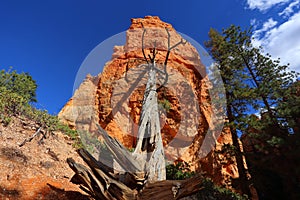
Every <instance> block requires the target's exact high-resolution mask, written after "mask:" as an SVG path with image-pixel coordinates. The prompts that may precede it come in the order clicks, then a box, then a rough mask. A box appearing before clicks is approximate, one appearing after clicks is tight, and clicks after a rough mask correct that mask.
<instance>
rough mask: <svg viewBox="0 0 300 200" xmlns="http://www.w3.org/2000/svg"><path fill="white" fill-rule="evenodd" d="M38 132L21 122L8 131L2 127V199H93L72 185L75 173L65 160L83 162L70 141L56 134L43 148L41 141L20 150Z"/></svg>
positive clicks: (11, 125) (36, 128) (64, 136)
mask: <svg viewBox="0 0 300 200" xmlns="http://www.w3.org/2000/svg"><path fill="white" fill-rule="evenodd" d="M38 128H39V127H37V125H36V124H34V123H33V122H30V121H28V120H22V119H18V118H14V119H13V121H12V122H11V123H10V124H9V125H8V126H6V127H4V126H3V125H2V124H1V123H0V199H1V200H13V199H18V200H35V199H43V200H50V199H61V200H69V199H72V200H83V199H84V200H86V199H87V200H88V199H90V197H89V196H88V195H87V194H84V193H83V192H82V191H81V190H80V189H79V187H78V186H76V185H74V184H72V183H71V182H70V179H71V177H72V175H73V174H74V173H73V171H72V170H71V169H70V168H69V166H68V164H67V162H66V159H67V158H68V157H72V158H73V159H74V160H76V162H81V163H83V161H82V160H81V158H80V157H79V156H78V155H77V153H76V151H75V149H74V148H73V147H72V143H73V142H72V140H71V139H70V138H69V137H67V136H66V135H64V134H62V133H60V132H56V133H54V134H53V135H52V136H50V137H48V138H47V139H45V140H43V142H42V143H41V144H39V140H40V137H38V138H34V139H33V140H32V141H31V142H27V143H26V144H25V145H23V146H21V147H20V144H21V143H22V142H23V141H24V140H25V139H26V138H29V137H31V136H32V135H33V134H34V133H35V132H36V131H37V130H38Z"/></svg>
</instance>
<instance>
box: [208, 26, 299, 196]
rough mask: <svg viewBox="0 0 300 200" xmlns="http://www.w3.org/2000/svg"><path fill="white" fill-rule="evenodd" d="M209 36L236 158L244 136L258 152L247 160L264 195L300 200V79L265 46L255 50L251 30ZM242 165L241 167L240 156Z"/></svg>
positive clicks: (232, 28) (213, 32)
mask: <svg viewBox="0 0 300 200" xmlns="http://www.w3.org/2000/svg"><path fill="white" fill-rule="evenodd" d="M209 37H210V40H209V41H208V42H206V47H207V48H208V50H209V52H210V54H211V55H212V57H213V58H214V59H215V62H216V65H215V66H214V67H215V68H214V70H215V71H213V72H212V82H213V84H214V85H217V84H221V83H220V82H217V81H218V80H217V79H215V80H214V73H216V72H219V73H220V75H221V77H222V81H223V83H224V87H225V90H226V100H227V102H226V108H224V109H225V110H226V111H227V116H228V120H229V122H228V123H227V125H228V126H229V127H230V128H231V131H232V135H233V136H232V138H233V145H234V146H235V147H236V150H237V153H236V155H241V152H240V151H239V145H238V143H237V136H238V134H244V136H243V138H244V141H245V142H246V144H247V145H248V148H249V145H251V148H252V152H246V159H247V163H248V167H249V170H250V173H251V175H252V180H251V182H252V183H253V184H254V187H256V188H257V190H258V194H259V196H260V197H261V198H263V199H275V198H281V197H282V196H285V197H286V199H298V198H299V197H300V194H299V192H298V191H299V184H298V182H297V179H298V180H299V177H300V171H299V170H298V166H299V160H300V159H299V154H298V152H299V151H300V145H299V141H300V140H299V139H300V131H299V130H300V129H299V128H300V127H299V119H300V84H299V81H296V79H297V77H299V74H298V73H296V72H293V71H290V70H289V65H282V64H281V63H280V59H279V58H278V59H273V58H272V57H271V55H270V54H267V53H265V52H264V51H263V49H262V48H261V47H254V46H253V45H252V42H251V41H252V39H253V38H252V31H251V29H246V30H242V29H241V28H240V27H238V26H234V25H232V26H230V27H229V28H227V29H224V30H223V31H222V33H219V32H218V31H216V30H214V29H211V30H210V32H209ZM256 113H260V117H258V116H256V115H254V114H256ZM296 152H297V153H296ZM282 161H286V162H285V164H284V167H283V165H282V164H278V165H276V163H281V162H282ZM237 164H238V167H239V160H238V157H237ZM240 164H242V163H240ZM274 164H275V165H274ZM240 169H241V170H243V168H239V173H240ZM261 171H265V172H268V173H260V172H261ZM269 174H272V176H271V175H269ZM274 177H277V178H276V180H277V181H274V180H275V179H274ZM290 177H295V178H292V179H291V178H290ZM247 183H248V184H249V181H244V182H241V184H240V185H243V184H247ZM262 183H263V184H262ZM296 197H297V198H296Z"/></svg>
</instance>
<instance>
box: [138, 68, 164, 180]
mask: <svg viewBox="0 0 300 200" xmlns="http://www.w3.org/2000/svg"><path fill="white" fill-rule="evenodd" d="M148 75H149V77H148V81H147V85H146V91H145V93H144V100H143V107H142V113H141V118H140V124H139V130H138V140H137V145H136V148H135V151H134V153H133V156H134V157H135V158H136V159H137V160H138V161H139V163H140V164H141V166H142V167H143V170H144V172H145V173H148V174H147V175H148V180H149V181H161V180H165V179H166V168H165V156H164V150H163V143H162V138H161V132H160V122H159V115H158V104H157V92H156V70H155V63H153V66H151V69H150V70H149V74H148Z"/></svg>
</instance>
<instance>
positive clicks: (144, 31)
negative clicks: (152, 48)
mask: <svg viewBox="0 0 300 200" xmlns="http://www.w3.org/2000/svg"><path fill="white" fill-rule="evenodd" d="M141 25H142V28H143V34H142V52H143V56H144V58H145V60H146V62H147V64H149V62H148V59H147V57H146V54H145V46H144V38H145V33H146V29H145V28H144V25H143V23H141Z"/></svg>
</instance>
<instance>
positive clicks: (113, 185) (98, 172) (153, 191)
mask: <svg viewBox="0 0 300 200" xmlns="http://www.w3.org/2000/svg"><path fill="white" fill-rule="evenodd" d="M78 153H79V155H80V156H81V157H82V158H83V160H84V161H85V162H86V163H87V165H88V166H89V167H86V166H84V165H81V164H78V163H76V162H75V161H74V160H73V159H72V158H68V159H67V162H68V164H69V166H70V167H71V169H73V171H74V172H75V175H74V176H73V178H72V179H71V181H72V182H73V183H75V184H79V185H80V186H81V188H82V189H83V190H84V191H86V192H87V193H89V194H90V195H91V196H93V197H94V198H95V199H100V200H144V199H145V200H148V199H159V200H169V199H180V198H183V197H186V196H190V195H192V194H194V193H195V192H197V191H199V190H201V189H202V188H201V183H202V180H203V179H202V177H201V176H195V177H193V178H190V179H187V180H164V181H157V182H149V183H146V184H145V185H143V187H142V188H141V187H140V186H139V185H134V184H137V183H134V182H130V181H126V180H125V181H124V179H119V178H120V176H118V175H116V174H112V173H111V172H110V171H109V170H107V168H106V166H104V165H103V164H101V162H99V161H97V160H96V159H94V157H93V156H91V155H90V154H89V153H88V152H87V151H86V150H84V149H80V150H79V151H78ZM128 174H129V175H130V176H131V177H134V176H135V175H134V174H131V173H130V172H128Z"/></svg>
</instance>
